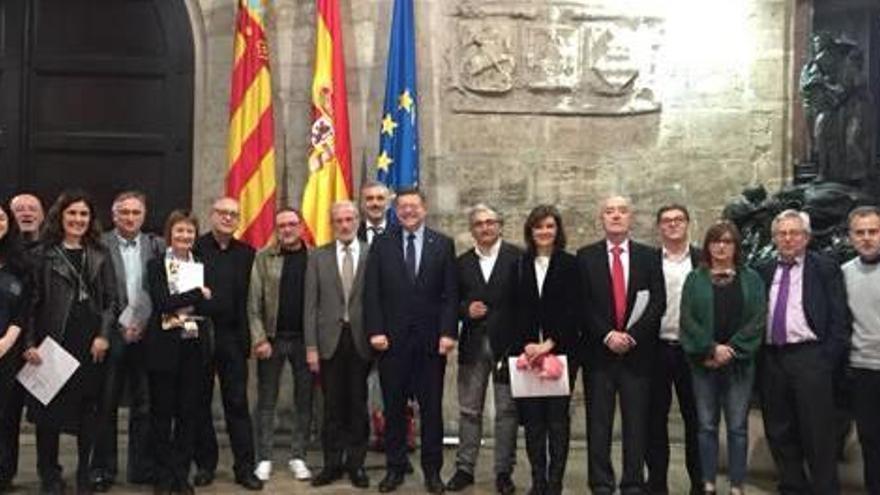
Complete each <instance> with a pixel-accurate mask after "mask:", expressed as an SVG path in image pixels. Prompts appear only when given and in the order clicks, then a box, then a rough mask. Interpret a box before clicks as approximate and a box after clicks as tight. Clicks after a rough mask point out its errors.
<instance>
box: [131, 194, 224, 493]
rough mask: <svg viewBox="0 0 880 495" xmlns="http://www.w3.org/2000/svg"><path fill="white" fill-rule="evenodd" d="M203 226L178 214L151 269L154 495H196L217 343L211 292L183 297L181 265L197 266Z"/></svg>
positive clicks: (168, 224) (193, 292) (170, 218)
mask: <svg viewBox="0 0 880 495" xmlns="http://www.w3.org/2000/svg"><path fill="white" fill-rule="evenodd" d="M198 228H199V227H198V221H197V220H196V218H195V217H194V216H192V215H191V214H190V213H188V212H184V211H181V210H175V211H173V212H171V214H170V215H169V216H168V220H167V221H166V222H165V239H166V241H167V242H168V245H169V247H168V250H167V251H166V253H165V256H163V257H159V258H154V259H152V260H150V262H149V263H147V284H148V290H149V294H150V299H151V301H152V303H153V314H152V315H151V317H150V321H149V323H148V324H147V333H146V337H145V339H146V340H145V342H146V352H147V356H146V357H147V369H148V371H149V377H150V416H151V418H152V423H151V426H152V432H153V435H154V438H153V445H154V449H155V462H156V469H157V471H156V485H155V493H157V494H160V493H161V494H164V493H185V494H186V493H193V488H192V486H191V485H190V484H189V481H188V478H187V474H188V472H189V466H190V463H191V462H192V456H193V450H194V446H195V429H196V425H195V418H196V410H197V409H198V406H199V404H198V401H199V398H200V397H202V396H203V395H204V394H203V393H202V390H201V387H202V384H203V383H204V376H205V374H206V373H207V372H206V367H207V365H208V356H210V346H211V342H212V335H211V332H212V330H211V325H210V320H206V319H203V318H201V317H199V316H198V315H199V314H201V311H200V309H201V305H202V303H203V302H204V301H205V300H207V299H210V298H211V291H210V290H209V289H208V288H207V287H196V288H191V289H189V290H186V291H181V290H180V289H179V285H178V276H179V273H180V267H181V266H182V265H181V264H182V263H189V262H196V261H198V260H196V259H195V258H194V257H193V254H192V246H193V243H194V242H195V239H196V236H197V235H198Z"/></svg>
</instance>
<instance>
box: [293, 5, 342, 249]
mask: <svg viewBox="0 0 880 495" xmlns="http://www.w3.org/2000/svg"><path fill="white" fill-rule="evenodd" d="M310 139H311V143H310V145H311V146H310V147H309V178H308V182H307V183H306V187H305V189H304V190H303V197H302V213H303V219H304V220H305V223H306V225H305V227H306V228H305V229H304V231H303V237H304V238H305V240H306V242H308V243H309V244H311V245H313V246H320V245H321V244H325V243H327V242H330V241H331V240H333V231H332V229H331V227H330V206H331V205H333V203H334V202H336V201H340V200H344V199H351V187H352V186H351V139H350V136H349V129H348V98H347V94H346V91H345V61H344V59H343V50H342V26H341V22H340V18H339V0H318V9H317V29H316V30H315V74H314V78H313V79H312V129H311V138H310Z"/></svg>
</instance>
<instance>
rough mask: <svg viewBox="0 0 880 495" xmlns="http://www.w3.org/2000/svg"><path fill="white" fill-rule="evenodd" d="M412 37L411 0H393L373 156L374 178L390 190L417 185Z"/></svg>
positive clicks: (417, 155) (417, 150) (414, 74)
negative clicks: (382, 99)
mask: <svg viewBox="0 0 880 495" xmlns="http://www.w3.org/2000/svg"><path fill="white" fill-rule="evenodd" d="M415 37H416V33H415V21H414V17H413V0H394V19H393V20H392V22H391V42H390V44H389V47H388V68H387V74H386V76H385V105H384V107H383V110H382V129H381V130H380V132H379V156H378V157H377V158H376V178H377V179H378V180H379V181H381V182H384V183H385V184H386V185H387V186H388V187H389V188H390V189H391V190H393V191H399V190H401V189H408V188H414V187H418V185H419V121H418V116H417V114H418V112H417V107H418V104H417V101H418V96H417V92H416V40H415ZM392 218H393V215H392Z"/></svg>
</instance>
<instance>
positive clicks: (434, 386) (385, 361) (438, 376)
mask: <svg viewBox="0 0 880 495" xmlns="http://www.w3.org/2000/svg"><path fill="white" fill-rule="evenodd" d="M417 340H418V339H417V338H410V339H406V338H403V339H400V340H399V341H394V342H392V344H391V347H390V348H389V350H388V351H386V352H385V353H384V354H382V355H381V356H380V357H379V379H380V380H381V383H382V397H383V399H384V401H385V424H386V427H385V457H386V463H387V465H388V470H389V471H397V472H401V473H402V472H404V471H405V470H406V464H407V460H406V418H405V415H404V411H405V409H406V402H407V400H408V399H409V397H412V396H415V398H416V401H417V402H418V403H419V415H420V418H419V420H420V421H421V456H422V459H421V462H422V470H423V471H424V472H425V473H427V474H433V473H439V472H440V469H441V468H442V467H443V406H442V404H443V374H444V373H445V371H446V357H445V356H440V355H438V354H436V353H429V352H428V351H427V349H426V344H424V343H421V342H418V343H417V342H416V341H417Z"/></svg>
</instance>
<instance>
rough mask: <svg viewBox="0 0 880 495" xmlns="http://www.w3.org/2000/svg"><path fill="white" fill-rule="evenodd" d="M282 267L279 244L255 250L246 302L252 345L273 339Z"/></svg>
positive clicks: (282, 256) (275, 243)
mask: <svg viewBox="0 0 880 495" xmlns="http://www.w3.org/2000/svg"><path fill="white" fill-rule="evenodd" d="M302 249H306V248H305V247H303V248H302ZM283 268H284V255H283V254H282V253H281V247H280V246H279V245H278V241H275V242H274V243H272V244H270V245H269V246H267V247H265V248H263V249H261V250H260V251H258V252H257V255H256V257H255V258H254V265H253V267H252V268H251V286H250V290H249V291H248V301H247V315H248V323H249V325H250V330H251V345H252V346H255V345H257V344H259V343H261V342H263V341H266V340H270V339H272V338H274V337H275V330H276V328H275V327H276V326H277V323H278V299H279V298H280V292H281V271H282V269H283Z"/></svg>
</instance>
